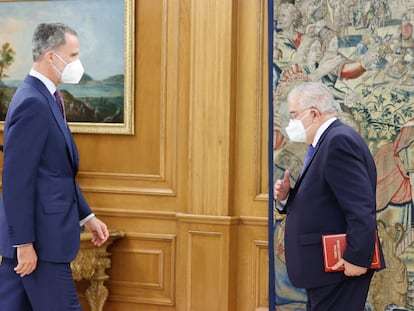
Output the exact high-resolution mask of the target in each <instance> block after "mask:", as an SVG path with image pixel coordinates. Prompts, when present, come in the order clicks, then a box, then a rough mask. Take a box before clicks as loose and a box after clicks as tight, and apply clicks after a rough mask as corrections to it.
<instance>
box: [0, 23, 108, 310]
mask: <svg viewBox="0 0 414 311" xmlns="http://www.w3.org/2000/svg"><path fill="white" fill-rule="evenodd" d="M32 53H33V65H32V69H31V71H30V73H29V75H28V76H27V77H26V78H25V80H24V81H23V82H22V83H21V84H20V86H19V87H18V89H17V91H16V93H15V94H14V96H13V99H12V101H11V103H10V106H9V109H8V112H7V116H6V120H5V127H4V162H3V176H2V182H3V197H2V199H3V200H2V204H1V205H0V255H2V256H3V260H2V263H1V265H0V310H7V311H26V310H27V311H29V310H36V311H37V310H38V311H58V310H59V311H64V310H81V307H80V304H79V301H78V297H77V295H76V290H75V286H74V282H73V278H72V272H71V269H70V262H71V261H72V260H73V259H75V257H76V255H77V252H78V250H79V244H80V241H79V234H80V227H81V225H85V227H86V228H87V229H88V230H89V231H91V232H92V233H93V238H92V242H93V243H94V244H96V245H98V246H99V245H102V244H103V243H104V242H105V241H106V240H107V238H108V230H107V228H106V225H105V224H104V223H103V222H102V221H100V220H99V219H97V218H96V217H95V215H94V214H93V213H92V211H91V209H90V208H89V206H88V204H87V203H86V201H85V198H84V197H83V195H82V192H81V190H80V188H79V186H78V184H77V182H76V180H75V177H76V174H77V170H78V162H79V158H78V152H77V149H76V145H75V142H74V140H73V138H72V135H71V133H70V130H69V127H68V125H67V123H66V120H65V114H64V106H63V104H62V103H61V102H59V101H58V100H57V99H56V98H55V96H54V93H55V91H56V86H57V85H58V84H59V83H60V82H64V83H78V82H79V80H80V79H81V77H82V75H83V67H82V64H81V63H80V61H79V40H78V36H77V34H76V32H75V31H74V30H73V29H71V28H69V27H67V26H65V25H63V24H59V23H51V24H40V25H38V27H37V28H36V30H35V32H34V35H33V42H32ZM62 106H63V107H62ZM62 108H63V109H62Z"/></svg>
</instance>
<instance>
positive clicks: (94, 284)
mask: <svg viewBox="0 0 414 311" xmlns="http://www.w3.org/2000/svg"><path fill="white" fill-rule="evenodd" d="M108 256H109V253H107V252H102V253H100V254H99V255H98V258H96V265H95V272H94V274H93V275H92V277H91V279H90V283H91V286H89V288H88V289H87V290H86V298H87V299H88V302H89V305H90V307H91V311H102V310H103V306H104V304H105V302H106V299H107V298H108V289H107V288H106V287H105V285H104V282H105V281H106V280H107V279H108V278H109V276H108V275H107V274H106V273H105V270H106V269H107V268H109V267H110V266H111V261H110V259H108V258H106V257H108Z"/></svg>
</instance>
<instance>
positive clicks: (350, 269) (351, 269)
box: [332, 258, 368, 276]
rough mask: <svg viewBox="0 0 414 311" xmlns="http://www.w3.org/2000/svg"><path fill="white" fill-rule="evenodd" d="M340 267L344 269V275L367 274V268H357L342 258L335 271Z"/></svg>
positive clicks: (334, 268)
mask: <svg viewBox="0 0 414 311" xmlns="http://www.w3.org/2000/svg"><path fill="white" fill-rule="evenodd" d="M340 267H344V268H345V270H344V274H345V275H346V276H360V275H362V274H365V273H366V272H367V270H368V269H367V268H364V267H360V266H356V265H353V264H352V263H350V262H347V261H346V260H344V259H343V258H341V259H340V260H339V261H338V262H337V263H336V264H335V265H334V266H333V267H332V269H333V270H337V269H339V268H340Z"/></svg>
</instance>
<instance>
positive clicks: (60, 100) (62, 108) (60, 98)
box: [55, 90, 66, 121]
mask: <svg viewBox="0 0 414 311" xmlns="http://www.w3.org/2000/svg"><path fill="white" fill-rule="evenodd" d="M55 98H56V102H57V103H58V106H59V110H60V112H61V113H62V116H63V119H64V120H65V121H66V113H65V103H64V102H63V96H62V93H60V91H59V90H56V92H55Z"/></svg>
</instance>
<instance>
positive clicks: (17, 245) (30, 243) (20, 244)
mask: <svg viewBox="0 0 414 311" xmlns="http://www.w3.org/2000/svg"><path fill="white" fill-rule="evenodd" d="M30 244H33V243H25V244H19V245H13V247H20V246H26V245H30Z"/></svg>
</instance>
